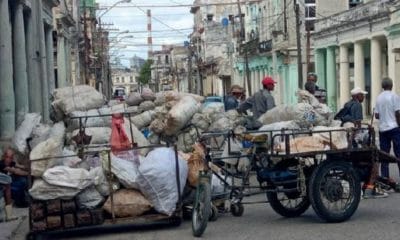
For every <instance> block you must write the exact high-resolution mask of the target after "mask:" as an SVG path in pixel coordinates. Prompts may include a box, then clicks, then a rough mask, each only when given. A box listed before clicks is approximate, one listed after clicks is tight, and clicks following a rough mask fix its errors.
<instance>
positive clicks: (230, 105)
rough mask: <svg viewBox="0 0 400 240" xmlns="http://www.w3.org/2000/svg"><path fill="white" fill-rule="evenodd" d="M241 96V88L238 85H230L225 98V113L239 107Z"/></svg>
mask: <svg viewBox="0 0 400 240" xmlns="http://www.w3.org/2000/svg"><path fill="white" fill-rule="evenodd" d="M242 95H243V88H241V87H240V86H239V85H232V87H231V90H230V94H229V95H228V96H226V97H225V101H224V105H225V111H229V110H232V109H237V108H238V106H239V100H240V99H241V97H242Z"/></svg>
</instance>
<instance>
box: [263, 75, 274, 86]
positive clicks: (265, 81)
mask: <svg viewBox="0 0 400 240" xmlns="http://www.w3.org/2000/svg"><path fill="white" fill-rule="evenodd" d="M261 83H262V85H268V84H275V83H276V82H275V81H274V79H273V78H272V77H269V76H267V77H265V78H264V79H263V80H262V82H261Z"/></svg>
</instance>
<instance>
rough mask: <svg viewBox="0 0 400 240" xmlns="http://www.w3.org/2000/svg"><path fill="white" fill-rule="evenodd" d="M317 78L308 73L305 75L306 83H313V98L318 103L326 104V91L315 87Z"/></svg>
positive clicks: (313, 74) (315, 75)
mask: <svg viewBox="0 0 400 240" xmlns="http://www.w3.org/2000/svg"><path fill="white" fill-rule="evenodd" d="M317 81H318V76H317V74H315V73H313V72H310V73H308V74H307V82H313V83H314V84H315V91H314V93H313V94H314V96H315V97H316V98H317V99H318V101H319V102H320V103H326V90H325V89H322V88H320V87H319V86H318V85H317Z"/></svg>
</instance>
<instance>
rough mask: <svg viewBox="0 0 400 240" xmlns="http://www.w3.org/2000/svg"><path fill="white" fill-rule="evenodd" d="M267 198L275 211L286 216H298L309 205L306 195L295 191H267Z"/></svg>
mask: <svg viewBox="0 0 400 240" xmlns="http://www.w3.org/2000/svg"><path fill="white" fill-rule="evenodd" d="M267 199H268V202H269V204H270V205H271V208H272V209H274V211H275V212H276V213H278V214H279V215H281V216H283V217H288V218H292V217H298V216H300V215H301V214H303V213H304V212H305V211H307V209H308V208H309V207H310V201H309V200H308V197H307V196H305V197H301V196H300V194H295V193H293V194H292V193H290V194H289V193H288V194H286V193H283V192H267Z"/></svg>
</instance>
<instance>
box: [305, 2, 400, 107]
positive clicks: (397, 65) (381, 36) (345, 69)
mask: <svg viewBox="0 0 400 240" xmlns="http://www.w3.org/2000/svg"><path fill="white" fill-rule="evenodd" d="M315 28H316V29H315V32H314V34H313V39H314V44H315V49H316V50H315V55H316V69H317V73H318V75H319V76H320V82H321V84H324V85H325V86H326V89H327V93H328V101H329V103H330V105H337V106H340V107H341V106H343V104H344V103H345V102H346V101H348V100H349V99H350V89H352V88H353V87H354V86H358V87H361V88H364V89H366V90H367V91H368V92H369V94H368V95H367V98H366V101H365V105H364V109H366V110H365V111H364V113H366V114H370V113H371V111H372V109H373V107H374V105H375V102H376V98H377V96H378V95H379V93H380V92H381V85H380V82H381V79H382V77H384V76H389V77H391V78H392V79H393V80H394V85H395V86H394V90H395V91H396V92H397V93H399V92H400V62H399V60H398V59H400V34H399V33H400V2H399V1H379V0H376V1H369V2H368V3H365V4H361V5H358V6H357V7H355V8H351V9H349V10H347V11H344V12H342V13H338V14H335V15H332V16H330V17H326V18H324V19H321V20H319V21H317V22H316V26H315Z"/></svg>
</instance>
